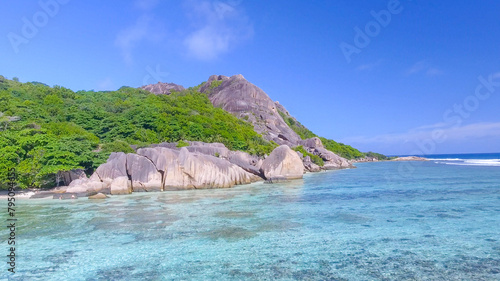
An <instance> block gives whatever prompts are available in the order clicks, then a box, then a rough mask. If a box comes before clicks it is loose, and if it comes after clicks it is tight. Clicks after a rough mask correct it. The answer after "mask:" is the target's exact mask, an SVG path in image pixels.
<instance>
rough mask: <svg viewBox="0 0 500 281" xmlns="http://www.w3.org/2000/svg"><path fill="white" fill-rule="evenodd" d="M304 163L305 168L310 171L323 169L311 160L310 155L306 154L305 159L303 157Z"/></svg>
mask: <svg viewBox="0 0 500 281" xmlns="http://www.w3.org/2000/svg"><path fill="white" fill-rule="evenodd" d="M302 163H303V164H304V168H305V169H306V170H307V171H308V172H319V171H321V167H320V166H318V165H316V164H314V163H313V162H312V161H311V157H309V156H306V157H304V159H302Z"/></svg>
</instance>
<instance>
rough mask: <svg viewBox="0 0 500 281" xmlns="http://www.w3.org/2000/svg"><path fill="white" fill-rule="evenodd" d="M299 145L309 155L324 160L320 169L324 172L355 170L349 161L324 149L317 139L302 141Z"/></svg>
mask: <svg viewBox="0 0 500 281" xmlns="http://www.w3.org/2000/svg"><path fill="white" fill-rule="evenodd" d="M300 143H301V145H302V146H303V147H304V148H305V149H306V150H307V151H308V152H309V153H312V154H314V155H317V156H319V157H321V158H322V159H323V160H324V162H325V164H324V165H323V167H322V168H323V169H325V170H334V169H345V168H355V166H353V165H352V163H351V162H349V160H347V159H345V158H343V157H340V156H338V155H337V154H335V153H333V152H331V151H330V150H327V149H326V148H324V147H323V143H322V142H321V140H320V139H319V138H317V137H314V138H309V139H306V140H302V141H301V142H300Z"/></svg>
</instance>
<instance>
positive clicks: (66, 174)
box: [58, 169, 87, 185]
mask: <svg viewBox="0 0 500 281" xmlns="http://www.w3.org/2000/svg"><path fill="white" fill-rule="evenodd" d="M58 175H59V176H60V177H62V180H63V181H64V184H65V185H69V184H70V183H71V182H72V181H74V180H77V179H83V178H87V175H85V171H84V170H82V169H76V170H71V171H61V172H59V173H58Z"/></svg>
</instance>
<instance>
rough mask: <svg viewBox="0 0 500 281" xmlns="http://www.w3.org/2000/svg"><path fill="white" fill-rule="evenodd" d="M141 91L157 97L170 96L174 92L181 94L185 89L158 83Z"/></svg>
mask: <svg viewBox="0 0 500 281" xmlns="http://www.w3.org/2000/svg"><path fill="white" fill-rule="evenodd" d="M141 89H143V90H146V91H149V92H151V93H153V94H157V95H170V94H171V93H172V91H176V92H181V91H184V90H185V88H184V87H183V86H181V85H177V84H174V83H162V82H158V83H157V84H151V85H145V86H142V87H141Z"/></svg>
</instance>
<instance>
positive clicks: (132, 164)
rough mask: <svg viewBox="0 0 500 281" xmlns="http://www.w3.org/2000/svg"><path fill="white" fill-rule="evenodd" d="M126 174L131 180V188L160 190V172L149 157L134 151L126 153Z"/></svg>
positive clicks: (138, 190)
mask: <svg viewBox="0 0 500 281" xmlns="http://www.w3.org/2000/svg"><path fill="white" fill-rule="evenodd" d="M127 174H128V176H129V178H130V179H131V181H132V190H133V191H134V192H140V191H146V192H147V191H162V190H163V181H162V174H161V173H160V172H159V171H158V170H157V169H156V166H155V165H154V164H153V161H152V160H151V159H148V158H147V157H145V156H142V155H137V154H134V153H129V154H127Z"/></svg>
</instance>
